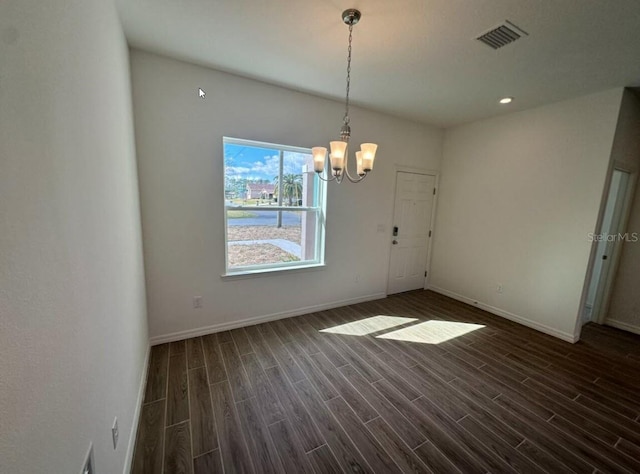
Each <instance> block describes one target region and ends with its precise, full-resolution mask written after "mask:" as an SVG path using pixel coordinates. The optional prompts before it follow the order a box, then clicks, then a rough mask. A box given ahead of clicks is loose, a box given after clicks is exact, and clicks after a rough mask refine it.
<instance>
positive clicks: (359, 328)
mask: <svg viewBox="0 0 640 474" xmlns="http://www.w3.org/2000/svg"><path fill="white" fill-rule="evenodd" d="M414 321H417V319H416V318H401V317H399V316H382V315H380V316H372V317H370V318H365V319H360V320H358V321H353V322H350V323H346V324H341V325H340V326H333V327H331V328H327V329H322V330H321V331H320V332H328V333H332V334H346V335H347V336H366V335H367V334H371V333H374V332H378V331H384V330H386V329H390V328H394V327H396V326H402V325H403V324H407V323H412V322H414Z"/></svg>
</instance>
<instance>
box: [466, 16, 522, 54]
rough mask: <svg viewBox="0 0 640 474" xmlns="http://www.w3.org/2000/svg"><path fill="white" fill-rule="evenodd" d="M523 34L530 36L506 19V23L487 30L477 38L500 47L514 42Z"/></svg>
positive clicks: (494, 46) (492, 46)
mask: <svg viewBox="0 0 640 474" xmlns="http://www.w3.org/2000/svg"><path fill="white" fill-rule="evenodd" d="M522 36H529V33H527V32H526V31H524V30H523V29H521V28H518V27H517V26H516V25H514V24H513V23H511V22H510V21H509V20H506V21H505V22H504V24H502V25H500V26H498V27H497V28H493V29H492V30H490V31H487V32H486V33H484V34H483V35H480V36H478V37H477V38H476V39H477V40H478V41H480V42H482V43H484V44H486V45H487V46H490V47H491V48H493V49H499V48H502V47H503V46H506V45H508V44H509V43H513V42H514V41H516V40H517V39H520V38H521V37H522Z"/></svg>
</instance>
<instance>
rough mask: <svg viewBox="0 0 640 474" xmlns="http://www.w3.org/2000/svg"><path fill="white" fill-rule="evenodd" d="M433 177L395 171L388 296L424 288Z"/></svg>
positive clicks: (433, 188)
mask: <svg viewBox="0 0 640 474" xmlns="http://www.w3.org/2000/svg"><path fill="white" fill-rule="evenodd" d="M435 181H436V177H435V176H433V175H428V174H418V173H408V172H404V171H398V173H397V174H396V196H395V205H394V211H393V229H392V230H393V233H392V234H393V235H392V237H391V239H392V240H391V261H390V263H389V283H388V288H387V292H388V293H389V294H393V293H400V292H402V291H410V290H417V289H419V288H424V282H425V277H426V274H425V272H426V267H427V252H428V249H429V238H430V236H429V231H430V229H431V213H432V209H433V199H434V190H435Z"/></svg>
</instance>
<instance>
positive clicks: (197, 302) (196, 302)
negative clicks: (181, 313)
mask: <svg viewBox="0 0 640 474" xmlns="http://www.w3.org/2000/svg"><path fill="white" fill-rule="evenodd" d="M193 307H194V308H196V309H200V308H202V296H194V297H193Z"/></svg>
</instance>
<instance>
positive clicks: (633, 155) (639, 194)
mask: <svg viewBox="0 0 640 474" xmlns="http://www.w3.org/2000/svg"><path fill="white" fill-rule="evenodd" d="M612 156H613V158H614V159H615V162H616V163H618V164H621V165H622V166H624V167H625V168H627V169H628V170H629V171H632V172H634V173H635V178H636V180H637V173H638V170H639V169H640V98H639V97H638V96H637V95H634V94H633V93H632V92H631V91H629V90H626V91H625V94H624V97H623V101H622V107H621V110H620V119H619V121H618V127H617V130H616V136H615V141H614V146H613V153H612ZM627 232H628V233H629V240H628V241H624V242H623V243H622V250H621V255H620V260H619V266H618V271H617V272H616V277H615V281H614V285H613V290H612V293H611V301H610V304H609V311H608V312H607V318H606V320H605V322H606V324H610V325H612V326H616V327H618V328H621V329H625V330H628V331H633V332H635V333H637V334H640V292H639V291H638V289H639V288H640V272H639V271H638V269H640V240H636V239H640V186H637V184H636V191H635V197H634V198H633V202H632V204H631V214H630V217H629V223H628V227H627ZM634 236H635V237H634Z"/></svg>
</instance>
